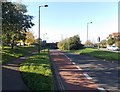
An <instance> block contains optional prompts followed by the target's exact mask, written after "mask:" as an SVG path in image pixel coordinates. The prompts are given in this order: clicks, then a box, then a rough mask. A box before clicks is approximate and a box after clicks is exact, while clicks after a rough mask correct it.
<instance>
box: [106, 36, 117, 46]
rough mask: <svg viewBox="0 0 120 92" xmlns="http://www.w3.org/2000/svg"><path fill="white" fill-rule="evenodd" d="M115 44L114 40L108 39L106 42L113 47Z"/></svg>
mask: <svg viewBox="0 0 120 92" xmlns="http://www.w3.org/2000/svg"><path fill="white" fill-rule="evenodd" d="M114 43H115V39H114V38H110V39H108V41H107V44H108V45H113V44H114Z"/></svg>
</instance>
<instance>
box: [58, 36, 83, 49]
mask: <svg viewBox="0 0 120 92" xmlns="http://www.w3.org/2000/svg"><path fill="white" fill-rule="evenodd" d="M57 46H58V48H59V49H61V50H77V49H80V48H82V47H83V45H82V44H81V41H80V38H79V36H78V35H75V36H73V37H70V38H67V39H64V40H62V41H61V42H59V43H58V44H57Z"/></svg>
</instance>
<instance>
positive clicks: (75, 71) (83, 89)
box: [50, 50, 102, 92]
mask: <svg viewBox="0 0 120 92" xmlns="http://www.w3.org/2000/svg"><path fill="white" fill-rule="evenodd" d="M50 56H51V62H52V65H53V70H54V76H55V84H56V85H57V86H56V88H57V89H56V90H61V91H66V90H71V91H72V92H74V91H75V92H76V91H78V92H102V91H100V90H98V88H99V86H98V85H96V84H95V83H93V82H92V81H91V80H90V79H88V78H86V76H85V75H84V74H83V71H82V69H80V68H77V67H76V65H75V64H73V63H72V62H71V61H70V60H69V59H68V58H67V57H66V56H65V55H64V54H63V53H60V52H58V51H54V50H53V51H52V50H51V51H50Z"/></svg>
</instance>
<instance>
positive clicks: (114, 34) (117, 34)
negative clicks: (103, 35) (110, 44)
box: [107, 32, 120, 41]
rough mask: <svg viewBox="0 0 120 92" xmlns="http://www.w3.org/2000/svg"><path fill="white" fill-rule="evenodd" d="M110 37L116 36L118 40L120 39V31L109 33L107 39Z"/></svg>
mask: <svg viewBox="0 0 120 92" xmlns="http://www.w3.org/2000/svg"><path fill="white" fill-rule="evenodd" d="M110 38H115V39H117V40H118V41H120V32H116V33H112V34H109V36H108V37H107V40H108V39H110Z"/></svg>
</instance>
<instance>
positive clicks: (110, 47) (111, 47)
mask: <svg viewBox="0 0 120 92" xmlns="http://www.w3.org/2000/svg"><path fill="white" fill-rule="evenodd" d="M107 49H108V50H120V48H118V47H117V46H107Z"/></svg>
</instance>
